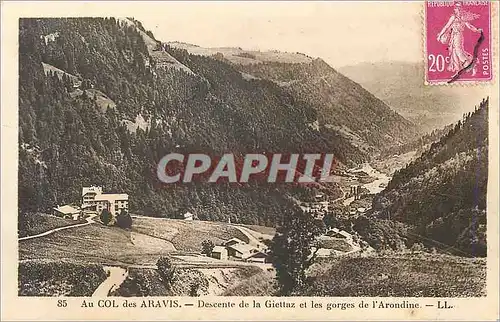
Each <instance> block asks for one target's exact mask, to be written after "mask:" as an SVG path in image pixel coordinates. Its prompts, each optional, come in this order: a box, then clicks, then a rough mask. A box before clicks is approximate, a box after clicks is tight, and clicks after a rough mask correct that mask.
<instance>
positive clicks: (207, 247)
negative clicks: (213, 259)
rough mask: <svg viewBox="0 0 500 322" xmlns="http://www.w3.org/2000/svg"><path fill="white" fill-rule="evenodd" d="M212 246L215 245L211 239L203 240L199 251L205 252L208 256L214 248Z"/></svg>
mask: <svg viewBox="0 0 500 322" xmlns="http://www.w3.org/2000/svg"><path fill="white" fill-rule="evenodd" d="M214 247H215V245H214V243H213V242H212V241H211V240H209V239H207V240H204V241H203V242H202V243H201V248H202V250H201V253H202V254H205V255H207V256H210V255H212V250H213V249H214Z"/></svg>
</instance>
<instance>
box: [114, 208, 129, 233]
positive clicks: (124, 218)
mask: <svg viewBox="0 0 500 322" xmlns="http://www.w3.org/2000/svg"><path fill="white" fill-rule="evenodd" d="M116 225H117V226H118V227H120V228H123V229H127V228H131V227H132V217H130V214H129V213H128V212H127V211H125V210H124V209H122V211H121V212H120V214H119V215H118V216H116Z"/></svg>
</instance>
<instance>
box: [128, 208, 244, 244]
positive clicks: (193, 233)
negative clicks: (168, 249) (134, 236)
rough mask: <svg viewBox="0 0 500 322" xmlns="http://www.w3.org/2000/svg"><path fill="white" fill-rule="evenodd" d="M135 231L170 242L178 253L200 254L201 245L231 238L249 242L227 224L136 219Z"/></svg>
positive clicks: (219, 242)
mask: <svg viewBox="0 0 500 322" xmlns="http://www.w3.org/2000/svg"><path fill="white" fill-rule="evenodd" d="M133 220H134V224H133V230H134V231H136V232H139V233H141V234H144V235H149V236H153V237H156V238H161V239H164V240H168V241H170V242H171V243H172V244H173V245H174V247H175V248H176V249H177V250H178V251H185V252H200V251H201V243H202V242H203V241H204V240H207V239H209V240H211V241H212V242H213V243H214V244H215V245H219V244H222V243H223V242H224V241H226V240H229V239H231V238H234V237H236V238H239V239H241V240H243V241H245V242H248V238H246V236H245V235H244V234H243V233H242V232H240V231H239V230H238V229H237V228H234V227H232V226H231V225H228V224H226V223H217V222H209V221H199V220H196V221H186V220H179V219H158V218H147V217H142V216H141V217H138V216H137V217H134V218H133Z"/></svg>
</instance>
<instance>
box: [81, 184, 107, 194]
mask: <svg viewBox="0 0 500 322" xmlns="http://www.w3.org/2000/svg"><path fill="white" fill-rule="evenodd" d="M90 192H92V193H97V194H101V193H102V187H99V186H91V187H83V188H82V196H85V195H86V194H87V193H90Z"/></svg>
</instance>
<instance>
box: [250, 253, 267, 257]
mask: <svg viewBox="0 0 500 322" xmlns="http://www.w3.org/2000/svg"><path fill="white" fill-rule="evenodd" d="M267 256H268V255H267V254H266V253H264V252H256V253H253V254H252V255H250V256H249V257H248V258H250V257H267Z"/></svg>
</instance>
